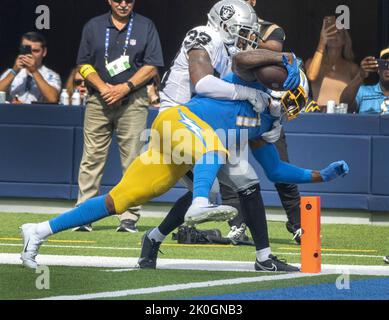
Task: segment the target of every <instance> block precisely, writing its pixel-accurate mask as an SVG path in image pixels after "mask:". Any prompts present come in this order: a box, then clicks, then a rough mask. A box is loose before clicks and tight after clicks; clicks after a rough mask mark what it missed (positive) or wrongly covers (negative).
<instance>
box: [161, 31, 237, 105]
mask: <svg viewBox="0 0 389 320" xmlns="http://www.w3.org/2000/svg"><path fill="white" fill-rule="evenodd" d="M192 49H204V50H206V51H207V53H208V55H209V57H210V60H211V63H212V66H213V68H214V70H215V72H216V73H217V74H218V76H220V77H224V76H226V75H227V74H228V73H230V72H231V57H230V56H229V54H228V51H227V49H226V47H225V45H224V43H223V41H222V39H221V38H220V36H219V33H218V32H216V31H215V30H214V29H213V28H212V27H209V26H200V27H196V28H194V29H192V30H190V31H189V32H188V33H187V35H186V37H185V39H184V41H183V43H182V46H181V49H180V51H179V52H178V54H177V56H176V58H175V59H174V61H173V64H172V66H171V68H170V70H169V71H168V72H166V73H165V75H164V77H163V79H162V85H161V88H162V90H161V91H160V98H161V108H160V110H161V111H163V110H165V109H166V108H168V107H172V106H177V105H183V104H185V103H186V102H188V101H189V100H190V99H191V98H192V96H193V95H194V93H195V88H194V85H193V84H192V82H191V80H190V75H189V59H188V52H189V51H190V50H192Z"/></svg>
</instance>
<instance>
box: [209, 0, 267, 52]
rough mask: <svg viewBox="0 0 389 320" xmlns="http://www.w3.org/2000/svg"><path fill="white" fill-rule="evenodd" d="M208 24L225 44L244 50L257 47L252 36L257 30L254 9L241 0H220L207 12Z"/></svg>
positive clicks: (256, 18)
mask: <svg viewBox="0 0 389 320" xmlns="http://www.w3.org/2000/svg"><path fill="white" fill-rule="evenodd" d="M208 26H210V27H212V28H214V29H215V30H216V31H217V32H218V33H219V34H220V36H221V38H222V40H223V42H224V43H225V44H226V45H227V46H233V47H235V48H239V49H240V50H245V49H246V47H247V46H248V45H250V46H252V47H257V45H256V43H255V40H256V37H253V35H254V34H257V33H258V32H259V24H258V17H257V14H256V13H255V11H254V9H253V8H252V7H251V6H250V5H249V4H248V3H246V2H245V1H243V0H222V1H219V2H217V3H216V4H215V5H214V6H213V7H212V9H211V11H210V12H209V13H208Z"/></svg>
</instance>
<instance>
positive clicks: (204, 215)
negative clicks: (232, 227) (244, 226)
mask: <svg viewBox="0 0 389 320" xmlns="http://www.w3.org/2000/svg"><path fill="white" fill-rule="evenodd" d="M237 215H238V210H236V209H235V208H234V207H230V206H217V205H208V206H205V207H200V206H197V205H192V206H191V207H190V208H189V209H188V211H187V213H186V215H185V223H186V224H187V225H189V226H193V225H196V224H199V223H204V222H208V221H228V220H231V219H233V218H235V217H236V216H237Z"/></svg>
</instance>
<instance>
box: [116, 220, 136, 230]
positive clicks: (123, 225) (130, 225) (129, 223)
mask: <svg viewBox="0 0 389 320" xmlns="http://www.w3.org/2000/svg"><path fill="white" fill-rule="evenodd" d="M135 223H136V222H135V221H134V220H130V219H126V220H122V221H120V225H119V227H117V229H116V231H117V232H131V233H136V232H138V228H137V227H136V224H135Z"/></svg>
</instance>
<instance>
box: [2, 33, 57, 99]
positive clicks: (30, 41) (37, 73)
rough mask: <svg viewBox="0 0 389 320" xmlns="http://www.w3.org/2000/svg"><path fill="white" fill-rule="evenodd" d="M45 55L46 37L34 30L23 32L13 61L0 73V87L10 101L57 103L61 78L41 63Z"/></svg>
mask: <svg viewBox="0 0 389 320" xmlns="http://www.w3.org/2000/svg"><path fill="white" fill-rule="evenodd" d="M46 55H47V46H46V40H45V38H44V37H43V35H41V34H39V33H37V32H28V33H26V34H24V35H23V36H22V39H21V47H20V53H19V55H18V56H17V57H16V60H15V64H14V66H13V67H12V68H11V69H8V70H7V71H6V72H5V73H4V74H3V75H2V76H1V77H0V91H5V92H7V100H9V101H11V102H12V103H19V104H20V103H25V104H29V103H32V102H48V103H57V102H58V97H59V93H60V91H61V78H60V76H59V75H58V74H57V73H55V72H54V71H53V70H50V69H49V68H47V67H46V66H44V65H43V59H44V58H45V57H46Z"/></svg>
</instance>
